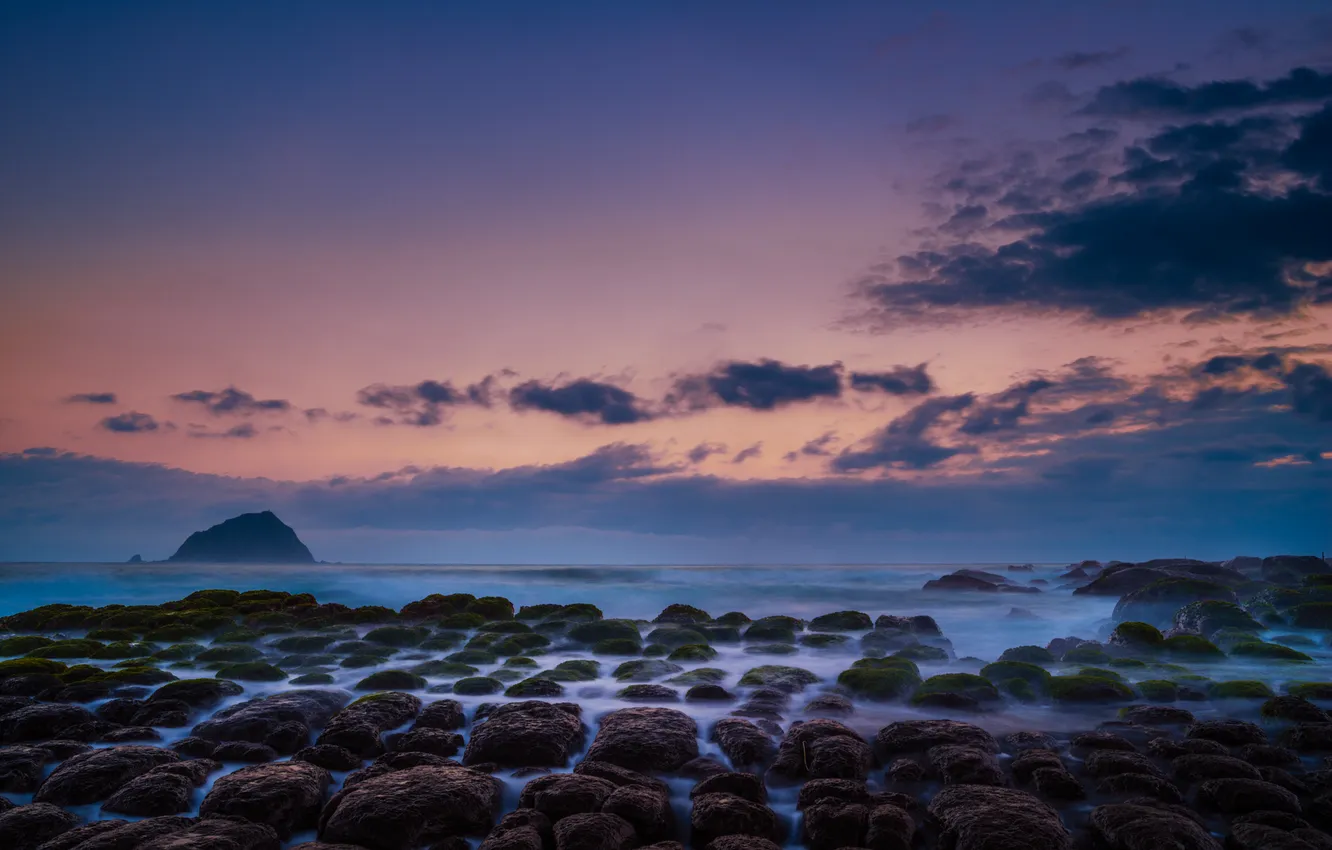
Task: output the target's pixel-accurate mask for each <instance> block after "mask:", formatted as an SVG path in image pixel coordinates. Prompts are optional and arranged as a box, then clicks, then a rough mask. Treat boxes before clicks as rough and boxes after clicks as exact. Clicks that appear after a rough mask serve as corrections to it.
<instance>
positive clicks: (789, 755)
mask: <svg viewBox="0 0 1332 850" xmlns="http://www.w3.org/2000/svg"><path fill="white" fill-rule="evenodd" d="M873 760H874V756H873V752H872V751H871V749H870V746H869V744H867V743H865V741H864V740H863V739H862V738H861V737H860V735H858V734H857V733H856V732H855V731H854V730H853V729H851V728H849V727H847V726H845V725H843V724H841V723H839V722H837V721H836V720H827V719H822V718H820V719H816V720H808V721H805V722H803V723H796V724H793V725H792V726H791V728H790V729H789V730H787V733H786V735H785V736H784V737H783V738H782V742H781V745H780V746H779V747H778V749H777V758H776V759H775V760H774V761H773V764H772V772H773V773H776V774H778V775H780V776H785V777H787V778H789V779H805V778H809V779H864V778H865V777H866V776H868V775H869V769H870V764H871V763H872V762H873Z"/></svg>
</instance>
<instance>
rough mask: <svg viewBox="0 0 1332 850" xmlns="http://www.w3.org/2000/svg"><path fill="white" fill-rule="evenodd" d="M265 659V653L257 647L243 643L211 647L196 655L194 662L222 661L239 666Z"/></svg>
mask: <svg viewBox="0 0 1332 850" xmlns="http://www.w3.org/2000/svg"><path fill="white" fill-rule="evenodd" d="M263 657H264V653H263V652H261V651H260V650H259V649H258V648H257V647H253V646H249V645H248V644H243V643H230V644H223V645H222V646H210V647H208V648H207V649H205V650H204V651H203V652H200V653H199V654H197V655H195V656H194V660H195V661H201V662H204V663H207V662H210V661H221V662H225V663H228V664H239V663H240V662H242V661H258V660H259V659H260V658H263Z"/></svg>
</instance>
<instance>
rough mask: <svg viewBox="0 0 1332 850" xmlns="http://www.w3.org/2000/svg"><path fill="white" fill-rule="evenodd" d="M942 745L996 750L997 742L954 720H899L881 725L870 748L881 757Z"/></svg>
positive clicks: (977, 729) (997, 749)
mask: <svg viewBox="0 0 1332 850" xmlns="http://www.w3.org/2000/svg"><path fill="white" fill-rule="evenodd" d="M942 745H951V746H959V747H976V748H977V749H981V750H985V751H986V752H991V753H997V752H999V742H998V741H996V740H995V739H994V737H993V736H991V735H990V733H989V732H986V731H985V730H984V729H982V728H980V727H979V726H973V725H971V724H970V723H962V722H959V721H957V720H903V721H900V722H898V723H890V724H889V725H887V726H885V727H883V728H882V729H880V730H879V734H878V735H876V736H875V737H874V749H875V751H876V752H878V753H879V755H881V756H893V755H898V754H901V753H923V752H925V751H926V750H928V749H930V748H932V747H937V746H942Z"/></svg>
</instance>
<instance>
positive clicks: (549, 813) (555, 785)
mask: <svg viewBox="0 0 1332 850" xmlns="http://www.w3.org/2000/svg"><path fill="white" fill-rule="evenodd" d="M614 791H615V786H614V785H613V784H611V783H610V782H608V781H607V780H605V779H601V778H600V777H596V776H588V775H586V774H579V773H551V774H547V775H545V776H538V777H537V778H536V779H533V780H532V781H530V782H528V783H527V784H526V785H525V786H523V790H522V793H521V794H519V796H518V805H519V807H521V808H524V809H535V810H536V811H538V812H541V813H542V814H543V815H545V816H546V817H548V818H550V822H551V823H559V822H560V820H562V819H563V818H567V817H569V816H570V815H580V814H587V813H589V812H599V811H601V806H602V804H603V803H605V802H606V798H607V797H609V796H610V795H611V793H612V792H614Z"/></svg>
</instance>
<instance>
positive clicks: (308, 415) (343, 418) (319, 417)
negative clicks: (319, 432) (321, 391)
mask: <svg viewBox="0 0 1332 850" xmlns="http://www.w3.org/2000/svg"><path fill="white" fill-rule="evenodd" d="M301 414H302V415H303V416H304V417H305V419H306V421H307V422H311V423H313V422H323V421H325V420H327V419H332V420H333V421H334V422H351V421H353V420H355V419H358V418H360V414H358V413H354V412H352V411H350V410H343V411H338V412H336V413H332V412H330V411H329V410H328V409H327V408H324V407H309V408H306V409H305V410H302V411H301Z"/></svg>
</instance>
